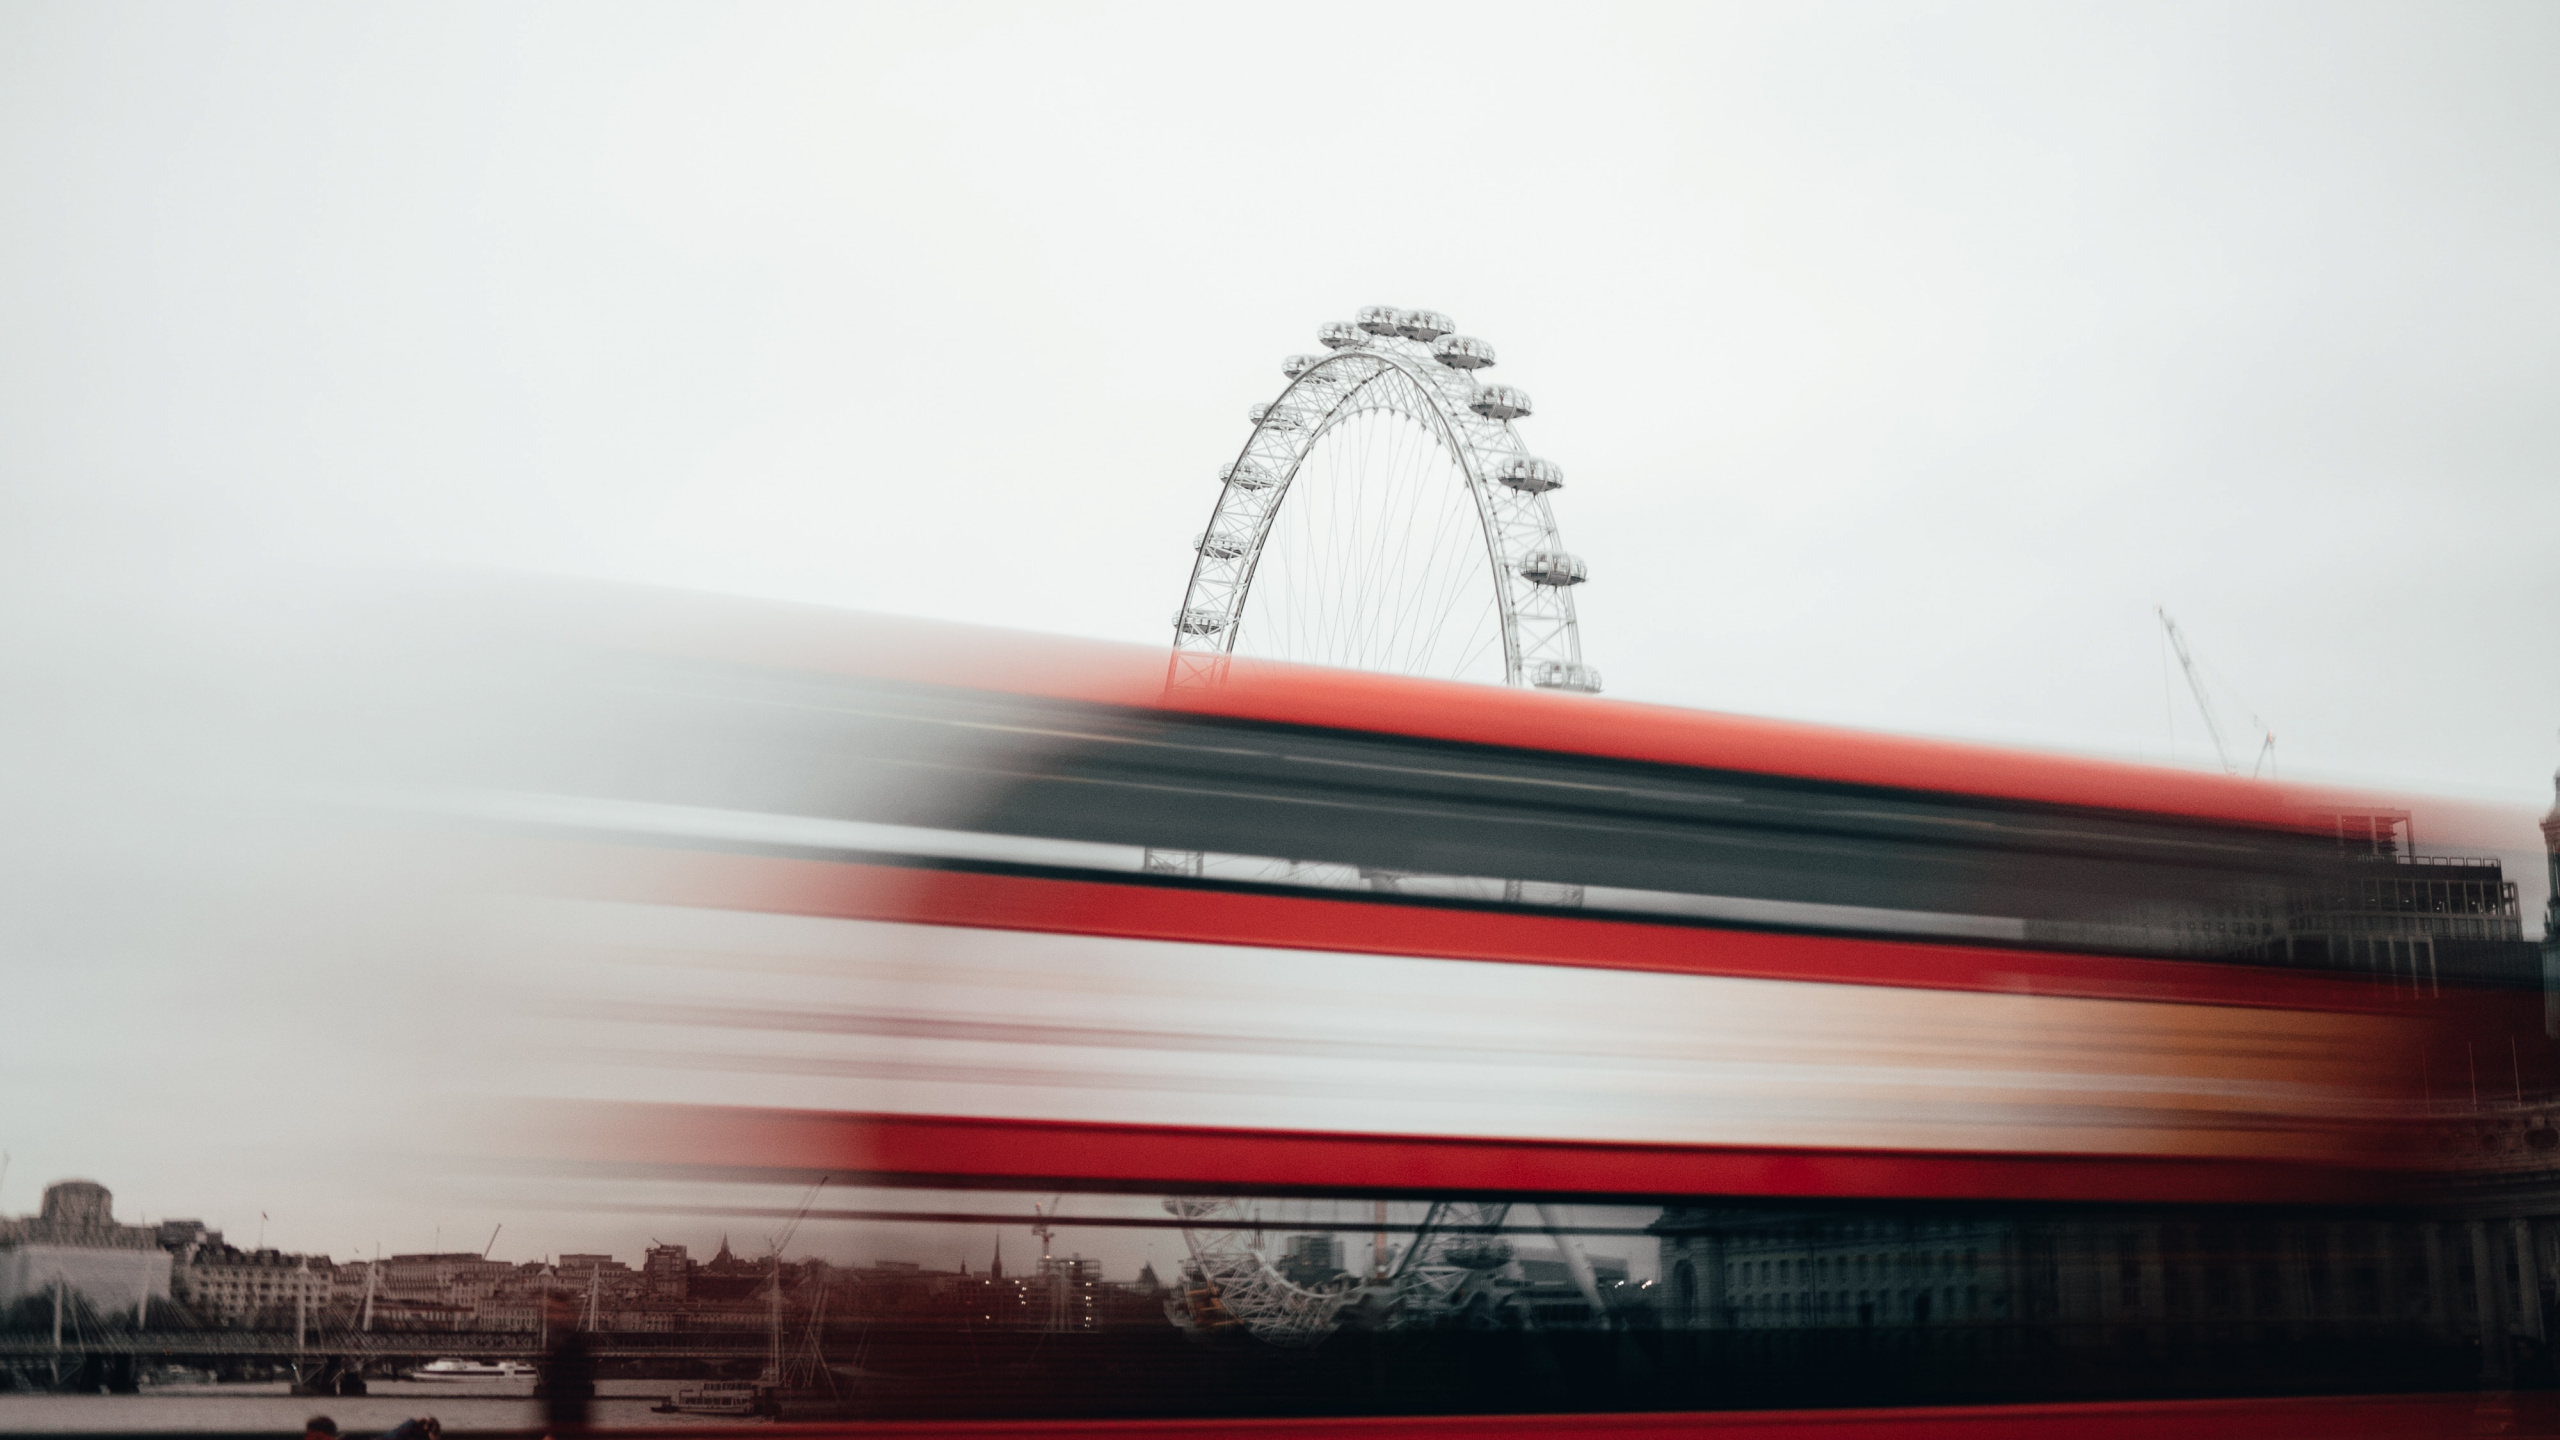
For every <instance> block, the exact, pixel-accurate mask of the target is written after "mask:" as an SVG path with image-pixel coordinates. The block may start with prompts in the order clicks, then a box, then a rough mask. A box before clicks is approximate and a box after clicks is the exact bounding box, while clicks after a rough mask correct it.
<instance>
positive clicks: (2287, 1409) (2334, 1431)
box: [651, 1391, 2560, 1440]
mask: <svg viewBox="0 0 2560 1440" xmlns="http://www.w3.org/2000/svg"><path fill="white" fill-rule="evenodd" d="M2555 1411H2560V1405H2555V1402H2554V1400H2553V1397H2551V1396H2550V1395H2547V1394H2542V1393H2537V1392H2532V1391H2520V1392H2492V1393H2486V1394H2456V1395H2318V1396H2304V1397H2289V1398H2281V1399H2246V1400H2136V1401H2101V1402H2095V1403H2084V1404H2069V1405H1965V1406H1932V1407H1927V1408H1919V1407H1913V1408H1894V1409H1875V1410H1758V1411H1727V1412H1715V1411H1706V1412H1691V1413H1684V1414H1644V1415H1447V1416H1442V1415H1425V1416H1402V1415H1398V1416H1384V1415H1376V1416H1367V1415H1364V1416H1354V1417H1345V1418H1340V1419H1287V1420H974V1421H909V1422H903V1423H902V1422H897V1421H887V1422H882V1421H866V1422H864V1423H862V1424H861V1425H858V1426H855V1425H783V1426H771V1425H767V1426H759V1427H757V1428H756V1429H754V1430H752V1431H732V1430H722V1429H711V1428H706V1429H703V1430H697V1431H691V1432H687V1431H681V1430H668V1431H652V1432H651V1433H652V1434H665V1435H669V1436H683V1435H686V1434H688V1433H690V1434H694V1435H730V1434H740V1435H744V1434H754V1435H773V1434H786V1435H806V1436H812V1437H818V1436H838V1435H841V1436H846V1437H848V1440H849V1437H853V1436H861V1437H865V1440H978V1437H989V1440H993V1437H1000V1436H1014V1435H1036V1436H1054V1437H1057V1440H1194V1437H1197V1440H1330V1437H1337V1436H1359V1437H1387V1436H1411V1437H1416V1440H1440V1437H1447V1440H1498V1437H1510V1436H1523V1437H1525V1436H1543V1437H1554V1440H1673V1437H1679V1440H1697V1437H1725V1436H1730V1437H1734V1440H1798V1437H1802V1440H2146V1437H2156V1436H2177V1437H2179V1440H2296V1437H2300V1440H2426V1437H2433V1436H2443V1437H2454V1436H2472V1435H2517V1436H2535V1435H2544V1436H2548V1435H2560V1414H2555Z"/></svg>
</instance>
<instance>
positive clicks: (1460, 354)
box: [1431, 335, 1493, 370]
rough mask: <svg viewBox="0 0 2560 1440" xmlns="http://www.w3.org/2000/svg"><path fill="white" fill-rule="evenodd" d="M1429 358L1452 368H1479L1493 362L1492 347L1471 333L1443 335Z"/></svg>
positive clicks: (1433, 347) (1432, 348) (1432, 349)
mask: <svg viewBox="0 0 2560 1440" xmlns="http://www.w3.org/2000/svg"><path fill="white" fill-rule="evenodd" d="M1431 358H1432V359H1434V360H1437V361H1439V362H1440V363H1441V364H1443V365H1446V366H1448V367H1449V368H1450V369H1452V370H1481V369H1483V368H1484V367H1486V366H1487V365H1490V364H1492V363H1493V347H1492V346H1490V345H1487V344H1486V343H1484V342H1483V341H1481V340H1479V339H1477V338H1476V337H1474V336H1473V335H1443V336H1441V337H1440V341H1439V343H1438V344H1436V345H1433V346H1432V347H1431Z"/></svg>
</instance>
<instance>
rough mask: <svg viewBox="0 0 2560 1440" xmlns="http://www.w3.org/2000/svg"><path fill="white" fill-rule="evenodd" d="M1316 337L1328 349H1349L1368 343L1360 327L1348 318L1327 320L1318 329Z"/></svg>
mask: <svg viewBox="0 0 2560 1440" xmlns="http://www.w3.org/2000/svg"><path fill="white" fill-rule="evenodd" d="M1316 338H1317V339H1318V340H1321V341H1323V342H1324V347H1325V348H1326V349H1328V350H1349V349H1351V348H1353V347H1354V346H1358V345H1365V344H1367V343H1368V341H1367V340H1365V339H1364V338H1362V336H1361V333H1360V327H1359V326H1358V325H1355V324H1353V323H1352V322H1350V321H1348V320H1327V321H1326V322H1324V324H1323V325H1322V326H1321V327H1319V328H1318V329H1317V330H1316Z"/></svg>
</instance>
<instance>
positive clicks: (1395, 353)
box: [1168, 305, 1600, 694]
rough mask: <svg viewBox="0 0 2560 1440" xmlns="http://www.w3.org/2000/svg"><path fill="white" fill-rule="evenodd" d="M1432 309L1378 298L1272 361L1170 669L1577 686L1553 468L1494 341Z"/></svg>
mask: <svg viewBox="0 0 2560 1440" xmlns="http://www.w3.org/2000/svg"><path fill="white" fill-rule="evenodd" d="M1456 328H1457V327H1456V326H1455V325H1454V324H1453V323H1452V322H1451V321H1450V319H1449V317H1447V316H1445V315H1442V314H1439V313H1437V312H1436V311H1430V310H1400V309H1396V308H1394V307H1392V306H1385V305H1372V306H1369V307H1367V308H1365V309H1363V310H1361V311H1360V312H1359V314H1358V315H1357V317H1355V318H1354V319H1352V320H1349V321H1334V322H1331V323H1329V324H1327V325H1325V326H1324V327H1322V328H1321V329H1320V330H1318V331H1317V332H1316V338H1317V339H1319V340H1320V341H1322V342H1323V343H1324V346H1325V350H1324V352H1323V353H1321V354H1311V355H1293V356H1291V357H1289V359H1288V360H1287V361H1286V362H1284V363H1283V364H1282V365H1281V367H1280V368H1281V374H1282V375H1283V377H1284V378H1285V379H1286V380H1287V384H1286V385H1285V386H1284V387H1283V388H1282V389H1281V391H1280V394H1279V396H1278V398H1276V399H1273V400H1270V401H1267V402H1265V403H1262V404H1258V405H1255V406H1254V407H1253V408H1252V409H1251V410H1250V411H1248V412H1247V419H1249V420H1250V421H1251V422H1252V425H1253V432H1252V434H1251V435H1249V436H1248V437H1246V440H1245V443H1244V447H1243V449H1241V450H1240V451H1238V452H1237V454H1236V457H1235V459H1234V460H1232V461H1231V462H1229V463H1228V464H1227V465H1226V467H1225V468H1224V469H1222V470H1220V471H1219V473H1218V479H1219V487H1220V488H1219V494H1218V503H1217V508H1216V509H1215V510H1213V511H1212V512H1211V513H1210V517H1209V524H1208V527H1207V528H1206V529H1204V530H1202V531H1201V532H1200V533H1199V535H1198V536H1197V537H1195V538H1194V540H1193V542H1192V548H1193V550H1194V551H1195V558H1194V560H1193V562H1192V566H1191V580H1190V584H1189V586H1188V587H1187V588H1186V590H1185V591H1184V594H1183V600H1182V608H1181V609H1180V610H1179V611H1177V612H1176V613H1175V615H1174V637H1173V648H1174V654H1173V665H1172V670H1171V672H1170V674H1169V676H1168V681H1169V683H1170V684H1172V685H1175V686H1183V685H1189V684H1199V683H1213V682H1214V681H1215V680H1216V679H1217V678H1218V677H1219V675H1220V674H1221V673H1222V672H1223V670H1224V668H1225V663H1226V661H1227V659H1228V657H1229V656H1232V655H1239V654H1241V655H1249V656H1261V657H1266V658H1271V659H1279V660H1295V661H1303V662H1308V663H1313V664H1321V665H1338V666H1347V667H1351V668H1356V669H1366V670H1387V671H1393V672H1396V673H1401V674H1409V675H1432V676H1440V677H1445V678H1451V679H1473V680H1482V681H1487V682H1490V683H1497V684H1504V685H1515V686H1516V685H1527V686H1535V687H1538V688H1540V689H1547V690H1566V691H1578V692H1581V693H1585V694H1589V693H1596V692H1597V691H1598V690H1599V689H1600V672H1599V671H1598V670H1596V669H1594V668H1593V667H1592V666H1590V665H1589V664H1587V663H1586V662H1585V661H1584V660H1583V657H1582V636H1581V631H1580V629H1579V627H1578V625H1577V623H1576V621H1575V618H1574V605H1573V587H1574V586H1576V585H1579V584H1581V583H1583V581H1584V580H1585V579H1587V578H1588V576H1589V573H1590V572H1589V569H1588V567H1587V566H1585V565H1584V563H1583V562H1582V560H1581V559H1580V558H1578V557H1576V556H1575V555H1574V554H1572V552H1570V551H1568V550H1566V549H1565V548H1564V543H1563V540H1562V538H1561V537H1560V536H1559V535H1558V533H1557V530H1556V521H1555V514H1554V512H1553V510H1552V508H1551V506H1550V503H1549V497H1550V496H1551V495H1552V494H1553V493H1554V492H1555V491H1556V490H1558V489H1559V488H1561V487H1562V486H1563V484H1564V472H1563V470H1562V468H1561V467H1559V466H1557V465H1556V464H1555V463H1554V462H1553V461H1549V460H1544V459H1540V458H1539V457H1537V456H1535V455H1532V454H1531V453H1530V452H1529V449H1528V447H1527V446H1526V445H1524V444H1523V443H1522V442H1521V439H1520V436H1519V434H1518V433H1517V432H1516V431H1515V430H1514V429H1513V428H1512V422H1513V421H1515V420H1519V419H1521V418H1524V417H1525V416H1527V415H1528V414H1529V413H1530V403H1529V396H1528V394H1527V392H1525V391H1523V390H1521V389H1520V388H1519V387H1517V386H1512V385H1499V384H1485V383H1482V379H1481V377H1482V373H1483V371H1484V370H1486V369H1487V368H1488V367H1490V366H1491V365H1492V364H1493V362H1494V353H1493V347H1492V346H1491V345H1488V344H1486V343H1485V342H1484V341H1482V340H1478V339H1475V338H1474V337H1472V336H1467V335H1460V334H1458V333H1456Z"/></svg>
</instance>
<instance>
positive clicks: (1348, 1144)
mask: <svg viewBox="0 0 2560 1440" xmlns="http://www.w3.org/2000/svg"><path fill="white" fill-rule="evenodd" d="M546 1108H548V1109H549V1111H550V1117H549V1123H546V1124H540V1125H537V1126H534V1127H532V1128H531V1129H530V1130H528V1131H527V1132H526V1133H524V1134H523V1135H522V1136H521V1137H520V1139H521V1140H522V1141H523V1142H525V1143H529V1144H532V1145H534V1146H535V1147H537V1148H536V1150H535V1152H534V1153H535V1154H537V1155H539V1156H540V1157H541V1158H544V1159H549V1160H554V1161H569V1162H572V1163H590V1164H611V1165H631V1164H639V1165H660V1166H670V1167H682V1168H698V1169H708V1170H713V1171H728V1172H742V1171H753V1172H771V1171H775V1170H782V1171H792V1172H798V1173H801V1174H808V1175H815V1174H821V1173H824V1174H833V1175H838V1176H843V1177H847V1178H850V1179H852V1180H853V1181H854V1182H855V1183H857V1184H886V1185H925V1186H935V1187H941V1188H951V1189H991V1188H1001V1189H1041V1188H1050V1187H1056V1188H1060V1189H1075V1188H1087V1189H1095V1188H1104V1189H1128V1190H1138V1191H1145V1192H1151V1193H1158V1194H1163V1193H1184V1192H1190V1193H1229V1194H1247V1193H1249V1194H1300V1193H1309V1192H1319V1191H1329V1192H1349V1193H1356V1194H1360V1195H1371V1194H1378V1193H1388V1194H1452V1193H1455V1194H1469V1195H1556V1196H1563V1195H1575V1196H1586V1197H1601V1196H1623V1197H1630V1198H1647V1199H1660V1198H1663V1197H1674V1196H1710V1195H1713V1196H1760V1197H1772V1198H1782V1197H1811V1196H1822V1197H1827V1198H1835V1199H1839V1198H1867V1199H1906V1200H2105V1201H2126V1202H2163V1203H2251V1204H2269V1203H2328V1202H2351V1201H2385V1200H2391V1199H2395V1198H2401V1197H2402V1196H2404V1195H2405V1193H2406V1191H2407V1187H2408V1186H2409V1185H2410V1184H2411V1183H2412V1182H2411V1180H2410V1179H2409V1178H2408V1177H2402V1176H2394V1175H2386V1174H2382V1173H2380V1172H2374V1171H2350V1170H2343V1169H2335V1168H2327V1167H2321V1166H2316V1165H2308V1164H2296V1163H2287V1162H2281V1161H2267V1160H2248V1159H2193V1158H2184V1157H2141V1156H2135V1157H2125V1156H2094V1155H2041V1156H2038V1155H1995V1154H1964V1153H1954V1152H1932V1151H1891V1150H1864V1151H1851V1150H1812V1149H1786V1148H1780V1147H1774V1146H1704V1145H1645V1144H1621V1143H1600V1142H1589V1141H1566V1140H1500V1139H1459V1138H1450V1137H1445V1136H1415V1135H1352V1134H1331V1133H1322V1132H1308V1131H1286V1130H1240V1129H1224V1128H1208V1127H1197V1126H1183V1125H1123V1124H1100V1123H1093V1122H1087V1121H1064V1120H1005V1119H985V1118H979V1117H969V1116H946V1115H876V1114H854V1113H830V1112H824V1111H808V1110H765V1109H744V1108H736V1107H728V1106H707V1105H706V1106H691V1105H643V1104H630V1103H623V1102H610V1101H597V1102H558V1103H556V1104H554V1105H552V1106H549V1107H546ZM535 1132H539V1133H535Z"/></svg>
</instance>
